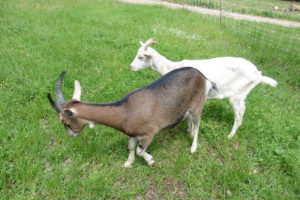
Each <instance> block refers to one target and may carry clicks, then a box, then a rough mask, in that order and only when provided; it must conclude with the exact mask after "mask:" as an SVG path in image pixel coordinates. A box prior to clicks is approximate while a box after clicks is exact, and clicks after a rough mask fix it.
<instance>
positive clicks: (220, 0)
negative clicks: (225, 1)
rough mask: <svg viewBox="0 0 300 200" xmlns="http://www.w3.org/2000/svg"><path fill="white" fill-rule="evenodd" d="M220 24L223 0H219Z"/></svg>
mask: <svg viewBox="0 0 300 200" xmlns="http://www.w3.org/2000/svg"><path fill="white" fill-rule="evenodd" d="M219 9H220V24H222V0H219Z"/></svg>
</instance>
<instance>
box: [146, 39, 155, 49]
mask: <svg viewBox="0 0 300 200" xmlns="http://www.w3.org/2000/svg"><path fill="white" fill-rule="evenodd" d="M155 40H156V38H150V39H149V40H147V42H145V44H144V50H147V49H148V47H149V46H151V45H152V44H157V42H155Z"/></svg>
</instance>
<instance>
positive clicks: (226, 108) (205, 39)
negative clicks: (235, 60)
mask: <svg viewBox="0 0 300 200" xmlns="http://www.w3.org/2000/svg"><path fill="white" fill-rule="evenodd" d="M216 21H217V20H215V21H212V20H211V18H208V17H205V16H202V15H199V14H195V13H191V12H188V11H186V10H171V9H167V8H164V7H160V6H143V5H131V4H124V3H120V2H117V1H101V0H66V1H59V0H43V1H40V0H27V1H23V0H2V1H1V2H0V70H1V73H0V96H1V103H0V110H1V112H0V125H1V126H0V198H1V199H299V198H300V190H299V188H300V171H299V168H300V125H299V121H300V116H299V113H300V89H299V88H300V79H299V77H300V76H299V75H300V74H299V73H300V71H299V68H300V64H299V63H300V57H299V56H294V55H293V54H288V53H286V54H285V53H282V52H281V51H279V50H276V49H271V48H266V47H265V46H264V44H261V43H259V42H258V41H254V40H251V39H248V37H243V36H239V35H237V34H232V30H231V29H230V28H228V27H225V26H224V25H220V24H219V23H217V22H216ZM289 30H290V29H286V30H285V31H287V32H288V31H289ZM150 37H156V38H157V40H158V43H159V45H156V46H155V47H154V48H155V49H156V50H157V51H158V52H160V53H161V54H162V55H164V56H166V57H167V58H169V59H171V60H174V61H175V60H176V61H177V60H181V59H204V58H212V57H217V56H237V57H244V58H246V59H248V60H250V61H252V62H253V63H254V64H255V65H256V66H257V67H258V69H259V70H260V71H262V73H263V74H264V75H266V76H270V77H272V78H274V79H275V80H277V81H278V83H279V85H278V87H277V88H272V87H269V86H264V85H259V86H257V87H256V88H255V89H254V90H253V91H252V92H251V93H250V95H249V96H248V98H247V110H246V114H245V117H244V122H243V125H242V127H241V128H240V129H239V130H238V131H237V134H236V136H235V137H234V138H233V139H231V140H228V139H227V135H228V133H229V131H230V130H231V127H232V124H233V112H232V110H231V109H232V108H231V106H230V104H229V103H228V101H226V100H223V101H221V100H209V101H207V103H206V105H205V108H204V113H203V115H202V120H201V125H200V133H199V140H198V149H197V152H196V153H195V154H194V155H192V156H191V155H190V154H189V149H190V146H191V144H192V139H190V138H189V137H188V135H187V134H186V133H185V129H186V122H182V123H180V124H179V125H178V126H176V127H175V128H174V129H172V130H171V131H169V132H168V133H167V134H166V139H167V140H166V144H164V143H163V134H158V135H157V136H156V137H155V138H154V141H153V142H152V144H151V146H150V147H149V148H148V151H149V152H150V153H151V154H152V155H153V157H154V159H155V161H156V165H155V167H152V168H151V167H148V166H147V164H146V162H145V161H144V160H143V159H142V158H140V157H137V158H136V161H135V163H134V165H133V167H132V168H131V169H124V168H122V165H123V164H124V162H125V161H126V159H127V156H128V150H127V143H128V138H127V137H126V136H125V135H123V134H122V133H120V132H119V131H116V130H114V129H112V128H109V127H104V126H100V125H98V126H96V128H95V129H88V128H85V129H84V130H83V132H82V133H81V135H80V136H79V137H77V138H72V137H69V136H68V135H67V134H66V132H65V130H64V127H63V125H62V124H60V122H59V119H58V117H57V116H56V113H55V111H54V110H53V109H52V108H51V106H50V104H49V102H48V100H47V93H48V92H50V93H51V94H52V96H54V94H55V84H56V81H57V79H58V76H59V74H60V73H61V72H62V71H63V70H67V71H68V73H67V74H66V76H65V78H64V81H63V93H64V96H65V98H66V99H70V98H71V97H72V94H73V82H74V80H79V81H80V83H81V87H82V97H81V98H82V100H83V101H88V102H99V103H100V102H110V101H114V100H117V99H119V98H121V97H122V96H123V95H125V94H126V93H128V92H130V91H132V90H135V89H137V88H140V87H144V86H145V85H147V84H149V83H151V82H153V81H154V80H156V79H157V78H158V77H159V75H158V74H157V73H156V72H154V71H152V70H150V69H148V70H144V71H139V72H135V73H133V72H131V71H130V70H129V64H130V63H131V61H132V60H133V58H134V57H135V55H136V52H137V49H138V48H139V46H140V45H139V41H140V40H142V41H145V40H147V39H148V38H150Z"/></svg>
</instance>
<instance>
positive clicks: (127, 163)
mask: <svg viewBox="0 0 300 200" xmlns="http://www.w3.org/2000/svg"><path fill="white" fill-rule="evenodd" d="M123 167H124V168H131V167H132V163H131V162H128V161H126V162H125V164H124V165H123Z"/></svg>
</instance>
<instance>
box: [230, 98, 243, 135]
mask: <svg viewBox="0 0 300 200" xmlns="http://www.w3.org/2000/svg"><path fill="white" fill-rule="evenodd" d="M230 103H231V105H232V107H233V111H234V124H233V127H232V129H231V131H230V133H229V135H228V136H227V137H228V138H232V137H233V136H234V135H235V133H236V131H237V129H238V128H239V127H240V126H241V125H242V122H243V117H244V114H245V110H246V105H245V100H244V98H231V99H230Z"/></svg>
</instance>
